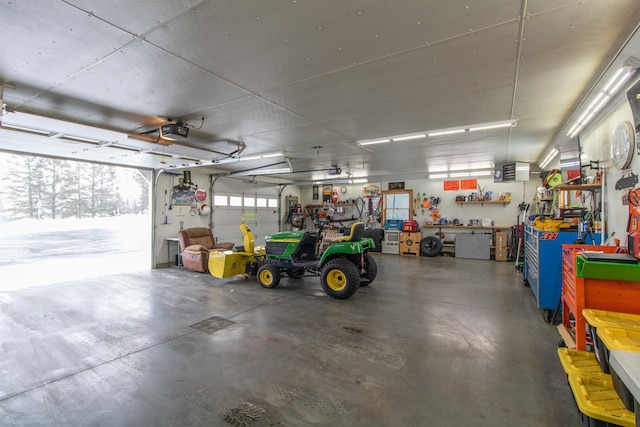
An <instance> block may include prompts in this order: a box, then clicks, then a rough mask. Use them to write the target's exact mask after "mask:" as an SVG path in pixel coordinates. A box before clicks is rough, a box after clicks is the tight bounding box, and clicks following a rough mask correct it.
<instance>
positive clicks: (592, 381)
mask: <svg viewBox="0 0 640 427" xmlns="http://www.w3.org/2000/svg"><path fill="white" fill-rule="evenodd" d="M569 385H570V386H571V391H573V396H574V397H575V399H576V403H577V404H578V408H579V409H580V412H582V414H583V416H584V417H586V419H584V425H585V426H588V427H605V426H609V425H618V426H625V427H634V426H635V425H636V421H635V420H636V417H635V414H634V413H633V412H631V411H629V410H627V408H626V407H625V405H624V403H623V402H622V400H621V399H620V397H619V396H618V393H616V391H615V389H614V387H613V382H612V380H611V376H610V375H606V374H601V375H587V374H570V375H569Z"/></svg>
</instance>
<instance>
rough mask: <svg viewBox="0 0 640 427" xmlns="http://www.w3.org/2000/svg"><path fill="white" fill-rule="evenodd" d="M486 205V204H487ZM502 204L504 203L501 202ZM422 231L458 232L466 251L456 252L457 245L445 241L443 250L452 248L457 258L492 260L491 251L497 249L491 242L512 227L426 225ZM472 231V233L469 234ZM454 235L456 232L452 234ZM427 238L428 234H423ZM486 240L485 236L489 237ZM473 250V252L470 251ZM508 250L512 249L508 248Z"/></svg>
mask: <svg viewBox="0 0 640 427" xmlns="http://www.w3.org/2000/svg"><path fill="white" fill-rule="evenodd" d="M485 203H486V202H485ZM500 203H502V202H500ZM421 228H422V229H428V228H437V229H438V232H437V233H438V235H439V236H441V235H442V229H447V230H454V229H455V230H456V231H455V234H456V241H457V239H458V237H459V236H464V237H463V238H462V240H464V242H461V243H462V245H460V248H463V247H464V249H463V250H462V251H460V250H456V243H444V240H445V239H442V238H441V239H440V240H442V241H443V242H442V247H443V248H451V249H452V250H453V251H455V255H456V258H471V259H490V258H491V255H490V254H491V250H493V249H495V245H492V244H490V242H489V241H490V240H491V239H493V240H494V241H495V233H496V231H500V230H510V229H511V226H481V225H440V224H433V225H424V226H422V227H421ZM459 231H465V232H464V233H459ZM468 231H470V232H468ZM451 233H454V232H451ZM423 235H425V236H426V233H423ZM489 235H491V236H490V237H489V238H486V237H484V236H489ZM472 236H473V237H472ZM470 248H473V250H469V249H470ZM507 249H510V247H508V248H507Z"/></svg>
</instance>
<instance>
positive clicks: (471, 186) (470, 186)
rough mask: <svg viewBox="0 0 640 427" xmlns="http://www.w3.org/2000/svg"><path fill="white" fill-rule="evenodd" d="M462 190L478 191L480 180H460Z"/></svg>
mask: <svg viewBox="0 0 640 427" xmlns="http://www.w3.org/2000/svg"><path fill="white" fill-rule="evenodd" d="M460 189H461V190H477V189H478V180H477V179H475V178H473V179H461V180H460Z"/></svg>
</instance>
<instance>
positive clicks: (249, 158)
mask: <svg viewBox="0 0 640 427" xmlns="http://www.w3.org/2000/svg"><path fill="white" fill-rule="evenodd" d="M261 158H262V156H250V157H238V161H239V162H246V161H247V160H258V159H261Z"/></svg>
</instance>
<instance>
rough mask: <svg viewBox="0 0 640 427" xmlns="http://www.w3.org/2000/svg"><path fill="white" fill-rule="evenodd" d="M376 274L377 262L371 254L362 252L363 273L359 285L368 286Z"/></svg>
mask: <svg viewBox="0 0 640 427" xmlns="http://www.w3.org/2000/svg"><path fill="white" fill-rule="evenodd" d="M377 275H378V264H376V260H375V259H374V258H373V256H372V255H371V254H364V274H363V275H362V277H361V282H360V286H368V285H370V284H371V283H373V281H374V280H375V278H376V276H377Z"/></svg>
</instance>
